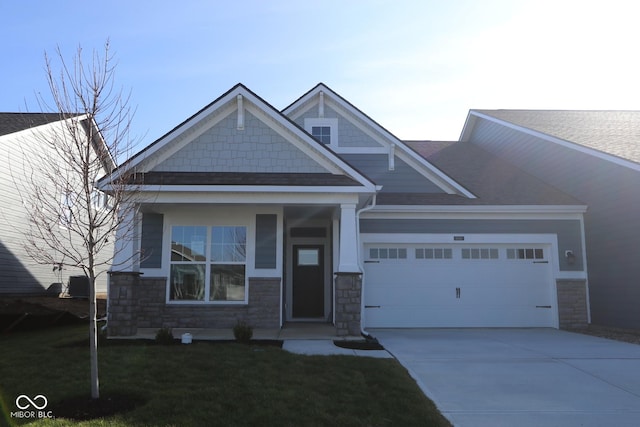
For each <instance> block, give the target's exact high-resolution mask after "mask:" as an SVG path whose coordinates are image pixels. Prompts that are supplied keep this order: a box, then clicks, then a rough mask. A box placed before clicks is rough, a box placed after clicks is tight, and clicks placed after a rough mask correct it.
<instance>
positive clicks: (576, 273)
mask: <svg viewBox="0 0 640 427" xmlns="http://www.w3.org/2000/svg"><path fill="white" fill-rule="evenodd" d="M124 166H126V170H131V169H132V168H135V170H137V171H138V173H137V174H136V175H135V176H132V177H131V183H132V184H135V185H136V190H140V191H141V196H139V200H140V204H139V206H138V208H139V209H138V212H139V214H138V216H137V218H136V220H137V221H138V224H139V227H138V238H137V239H136V240H134V241H130V240H118V241H117V242H116V245H117V247H118V249H119V256H120V257H121V260H122V261H123V262H124V261H125V260H126V259H128V258H130V257H134V260H133V261H132V262H130V263H128V264H122V266H121V267H120V268H118V269H117V271H116V272H114V274H113V275H112V276H111V280H110V285H109V286H110V288H109V304H110V312H109V323H108V324H109V333H110V334H111V335H133V334H136V333H137V331H138V330H139V329H141V328H161V327H170V328H176V327H180V328H228V327H231V326H233V325H234V324H235V323H236V321H237V320H239V319H243V320H246V321H248V322H249V323H250V324H251V325H252V326H254V327H257V328H277V327H281V326H282V325H283V324H284V323H286V322H291V321H315V322H326V323H330V324H333V325H335V327H336V333H337V334H338V335H356V334H359V333H360V332H361V331H362V330H366V329H367V328H380V327H554V328H558V327H578V326H584V325H586V324H587V323H588V320H589V319H588V316H589V313H588V302H587V287H586V286H587V271H586V265H585V243H584V234H583V214H584V212H585V211H586V209H587V207H586V206H585V204H584V203H583V202H581V201H579V200H577V199H575V198H574V197H572V196H570V195H568V194H566V193H564V192H562V191H560V190H558V189H557V188H555V187H553V186H550V185H549V184H545V183H544V182H543V181H542V180H540V179H538V178H535V177H534V176H532V175H531V174H528V173H525V172H523V171H522V170H521V169H518V168H516V167H515V166H513V165H511V164H509V163H507V162H505V161H503V160H500V159H499V158H498V156H496V155H493V154H490V153H489V152H488V151H485V150H483V149H481V148H480V147H477V146H474V145H471V144H465V143H457V142H456V143H454V142H446V143H443V142H429V141H412V142H406V141H401V140H399V139H398V138H396V137H395V136H394V135H393V134H392V133H390V132H389V131H387V130H386V129H385V128H384V127H382V126H380V125H379V124H378V123H376V122H375V121H373V120H372V119H371V118H370V117H369V116H367V115H366V114H365V113H363V112H362V111H360V110H359V109H357V108H356V107H355V106H353V105H352V104H350V103H349V102H348V101H347V100H345V99H344V98H342V97H341V96H340V95H338V94H337V93H335V92H334V91H333V90H331V89H330V88H329V87H327V86H326V85H324V84H318V85H317V86H315V87H314V88H312V89H311V90H310V91H308V92H307V93H305V94H303V95H302V96H301V97H300V98H299V99H297V100H296V101H295V102H294V103H293V104H291V105H290V106H288V107H287V108H285V109H284V110H283V111H278V110H276V109H275V108H274V107H272V106H271V105H270V104H268V103H267V102H266V101H264V100H263V99H261V98H260V97H259V96H258V95H256V94H255V93H253V92H252V91H250V90H249V89H248V88H247V87H245V86H244V85H242V84H238V85H236V86H234V87H233V88H231V89H230V90H229V91H228V92H226V93H225V94H223V95H222V96H220V97H219V98H218V99H216V100H215V101H213V102H212V103H211V104H209V105H207V106H206V107H204V108H203V109H202V110H200V111H199V112H197V113H196V114H195V115H193V116H192V117H190V118H188V119H187V120H186V121H184V122H183V123H182V124H180V125H178V126H177V127H176V128H174V129H173V130H172V131H170V132H169V133H167V134H166V135H164V136H163V137H161V138H160V139H158V140H157V141H155V142H154V143H152V144H151V145H149V146H148V147H146V148H145V149H144V150H142V151H141V152H140V153H138V154H137V155H135V156H133V157H132V158H131V159H129V160H128V162H126V164H125V165H124ZM118 176H119V170H116V171H115V172H114V174H113V175H112V176H110V177H106V178H105V179H103V180H102V181H101V182H100V183H99V186H100V188H101V189H103V190H105V191H109V181H110V179H112V178H116V177H118ZM140 253H141V254H143V256H142V257H139V258H138V260H135V256H136V254H140Z"/></svg>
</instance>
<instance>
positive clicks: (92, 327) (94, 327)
mask: <svg viewBox="0 0 640 427" xmlns="http://www.w3.org/2000/svg"><path fill="white" fill-rule="evenodd" d="M90 276H91V277H89V349H90V352H91V357H90V359H91V398H92V399H99V398H100V382H99V380H98V321H97V313H96V279H95V277H93V275H90Z"/></svg>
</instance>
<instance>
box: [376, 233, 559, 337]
mask: <svg viewBox="0 0 640 427" xmlns="http://www.w3.org/2000/svg"><path fill="white" fill-rule="evenodd" d="M551 253H552V248H551V244H541V243H535V244H525V243H498V244H496V243H487V244H483V243H473V244H470V243H457V244H444V243H442V244H433V243H431V244H421V243H410V244H407V243H398V244H394V243H366V244H365V245H364V254H363V255H364V267H365V275H364V306H365V311H364V315H365V319H364V323H365V325H366V327H371V328H373V327H376V328H384V327H557V317H558V316H557V306H556V297H555V286H554V281H553V272H552V262H550V261H551V260H550V255H551Z"/></svg>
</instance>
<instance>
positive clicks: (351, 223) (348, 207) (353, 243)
mask: <svg viewBox="0 0 640 427" xmlns="http://www.w3.org/2000/svg"><path fill="white" fill-rule="evenodd" d="M356 230H357V227H356V205H355V203H346V204H342V205H340V262H339V263H338V272H339V273H361V271H360V267H359V266H358V234H357V232H356Z"/></svg>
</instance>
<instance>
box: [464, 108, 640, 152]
mask: <svg viewBox="0 0 640 427" xmlns="http://www.w3.org/2000/svg"><path fill="white" fill-rule="evenodd" d="M470 115H476V116H478V117H482V116H485V117H486V118H493V119H498V120H500V121H503V122H508V123H511V124H513V125H516V126H519V127H522V128H526V129H530V130H533V131H535V132H539V133H542V134H545V135H548V136H551V137H555V138H558V139H561V140H564V141H567V142H571V143H574V144H579V145H582V146H584V147H587V148H590V149H593V150H597V151H600V152H602V153H606V154H610V155H613V156H616V157H619V158H621V159H624V160H629V161H632V162H635V163H640V111H615V110H471V111H470ZM470 128H473V126H470ZM471 131H472V129H467V126H465V130H463V134H462V137H461V140H465V136H466V135H467V134H468V133H469V132H471Z"/></svg>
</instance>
